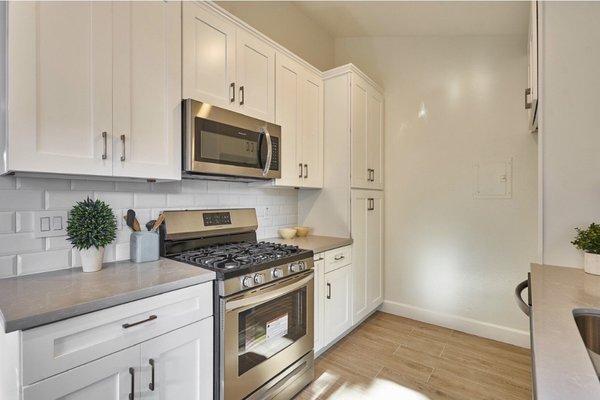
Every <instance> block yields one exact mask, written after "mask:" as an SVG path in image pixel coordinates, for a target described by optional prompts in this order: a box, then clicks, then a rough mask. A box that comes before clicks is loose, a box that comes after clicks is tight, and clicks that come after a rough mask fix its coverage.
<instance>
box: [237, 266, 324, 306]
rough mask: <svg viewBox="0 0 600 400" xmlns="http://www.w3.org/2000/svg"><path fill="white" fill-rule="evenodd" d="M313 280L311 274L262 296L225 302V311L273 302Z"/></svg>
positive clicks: (257, 295)
mask: <svg viewBox="0 0 600 400" xmlns="http://www.w3.org/2000/svg"><path fill="white" fill-rule="evenodd" d="M312 279H313V273H312V271H311V273H310V274H309V275H307V276H305V277H304V278H302V279H300V280H297V281H295V282H293V283H289V284H286V285H284V286H283V287H281V288H278V289H271V290H269V291H266V292H265V293H262V294H256V295H252V296H248V297H242V298H241V299H239V300H231V301H226V302H225V311H231V310H235V309H238V308H242V307H248V306H254V305H258V304H261V303H264V302H266V301H269V300H273V299H275V298H277V297H279V296H282V295H284V294H287V293H291V292H293V291H294V290H297V289H299V288H301V287H302V286H305V285H306V284H307V283H308V282H310V281H311V280H312Z"/></svg>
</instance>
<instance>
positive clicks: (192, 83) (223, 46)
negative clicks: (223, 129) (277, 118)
mask: <svg viewBox="0 0 600 400" xmlns="http://www.w3.org/2000/svg"><path fill="white" fill-rule="evenodd" d="M182 28H183V29H182V32H183V38H182V40H183V98H184V99H197V100H200V101H204V102H206V103H209V104H212V105H215V106H218V107H223V108H228V109H236V108H237V102H236V86H235V81H236V78H235V51H236V50H235V48H236V40H235V32H236V27H235V25H234V24H233V23H232V22H230V21H227V20H226V19H225V18H222V17H220V16H219V15H217V14H216V13H215V12H214V11H211V10H209V9H208V8H206V6H205V5H201V4H198V3H195V2H191V1H184V2H183V27H182Z"/></svg>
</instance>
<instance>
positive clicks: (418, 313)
mask: <svg viewBox="0 0 600 400" xmlns="http://www.w3.org/2000/svg"><path fill="white" fill-rule="evenodd" d="M381 311H383V312H386V313H389V314H394V315H399V316H401V317H406V318H410V319H415V320H417V321H422V322H427V323H430V324H434V325H440V326H443V327H446V328H450V329H455V330H457V331H461V332H466V333H470V334H472V335H476V336H481V337H485V338H488V339H493V340H497V341H499V342H504V343H509V344H514V345H515V346H520V347H525V348H529V332H527V331H522V330H519V329H514V328H508V327H506V326H501V325H496V324H491V323H489V322H482V321H478V320H476V319H471V318H466V317H461V316H459V315H453V314H445V313H441V312H438V311H432V310H427V309H424V308H420V307H415V306H411V305H408V304H402V303H396V302H394V301H389V300H385V301H384V302H383V307H382V308H381ZM515 312H516V311H515Z"/></svg>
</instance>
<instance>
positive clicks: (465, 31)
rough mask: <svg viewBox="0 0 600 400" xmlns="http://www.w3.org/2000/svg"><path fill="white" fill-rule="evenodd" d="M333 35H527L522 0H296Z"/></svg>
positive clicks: (525, 5)
mask: <svg viewBox="0 0 600 400" xmlns="http://www.w3.org/2000/svg"><path fill="white" fill-rule="evenodd" d="M293 3H294V4H296V5H297V6H298V7H300V9H301V10H302V11H304V13H305V14H307V15H308V16H309V17H310V18H312V19H313V20H315V21H316V22H317V23H318V24H319V25H321V26H322V27H323V28H324V29H326V30H327V31H329V33H330V34H331V35H332V36H333V37H336V38H337V37H353V36H410V35H526V34H527V31H528V23H529V7H530V5H529V2H526V1H295V2H293Z"/></svg>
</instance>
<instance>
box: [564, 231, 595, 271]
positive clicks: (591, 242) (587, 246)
mask: <svg viewBox="0 0 600 400" xmlns="http://www.w3.org/2000/svg"><path fill="white" fill-rule="evenodd" d="M575 230H576V231H577V236H575V239H574V240H573V241H572V242H571V243H572V244H573V245H575V247H577V248H578V249H579V250H583V252H584V262H583V269H584V270H585V272H587V273H589V274H594V275H600V225H598V224H596V223H592V224H591V225H590V226H589V227H588V228H587V229H581V228H575Z"/></svg>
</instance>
